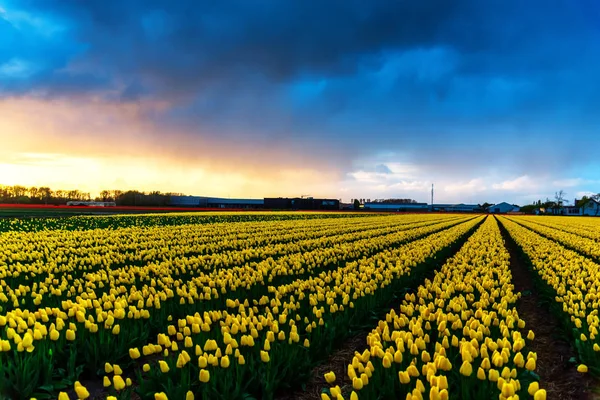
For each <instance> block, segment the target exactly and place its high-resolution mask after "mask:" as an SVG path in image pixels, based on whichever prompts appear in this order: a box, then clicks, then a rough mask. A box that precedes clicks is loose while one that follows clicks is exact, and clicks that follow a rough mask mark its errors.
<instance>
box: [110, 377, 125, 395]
mask: <svg viewBox="0 0 600 400" xmlns="http://www.w3.org/2000/svg"><path fill="white" fill-rule="evenodd" d="M113 386H114V388H115V389H116V390H117V391H119V390H123V389H125V386H126V384H125V381H124V380H123V377H122V376H121V375H115V376H113Z"/></svg>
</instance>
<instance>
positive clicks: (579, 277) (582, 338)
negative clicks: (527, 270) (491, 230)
mask: <svg viewBox="0 0 600 400" xmlns="http://www.w3.org/2000/svg"><path fill="white" fill-rule="evenodd" d="M500 221H501V223H502V224H503V225H504V227H505V228H506V230H507V231H508V233H509V234H510V236H511V237H512V238H513V239H514V241H515V242H516V243H517V244H518V245H519V247H520V248H521V249H522V251H523V252H524V253H525V255H526V256H527V257H528V259H529V261H530V262H531V266H532V268H533V271H534V273H535V274H536V276H537V279H538V280H539V281H541V283H542V285H541V286H540V289H541V293H542V295H545V296H546V297H547V298H548V299H551V300H552V299H553V300H554V302H553V303H552V305H551V307H552V309H554V310H555V311H556V314H557V316H558V317H559V318H560V319H561V321H562V322H563V326H564V327H565V328H567V330H568V331H569V333H572V335H571V337H572V339H573V343H574V345H575V348H576V350H577V353H578V356H579V359H580V361H581V362H582V363H583V364H582V365H581V366H580V367H579V369H580V370H581V369H583V370H587V366H586V365H589V366H590V368H591V370H592V371H593V372H595V373H598V372H600V354H599V352H600V337H598V329H599V326H600V318H599V317H598V305H599V297H600V296H599V295H598V293H599V292H600V265H598V264H597V263H595V262H593V261H592V260H590V259H589V258H587V257H585V256H582V255H581V254H579V253H578V252H576V251H573V250H570V249H567V248H565V247H564V246H562V245H561V244H560V243H557V242H555V241H553V240H550V239H548V238H545V237H543V236H542V235H540V234H538V233H536V232H534V231H532V230H530V229H527V228H526V227H525V226H524V225H520V224H518V223H517V222H516V221H518V222H521V218H520V217H519V218H517V217H511V218H507V217H501V218H500Z"/></svg>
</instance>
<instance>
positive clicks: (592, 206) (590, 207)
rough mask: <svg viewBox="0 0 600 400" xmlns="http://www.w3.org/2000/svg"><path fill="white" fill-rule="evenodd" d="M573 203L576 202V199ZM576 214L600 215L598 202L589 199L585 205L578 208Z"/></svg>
mask: <svg viewBox="0 0 600 400" xmlns="http://www.w3.org/2000/svg"><path fill="white" fill-rule="evenodd" d="M575 204H577V200H576V201H575ZM578 215H600V203H599V202H598V201H596V200H594V199H590V200H589V201H588V202H587V203H586V204H585V206H583V207H581V208H580V209H579V214H578Z"/></svg>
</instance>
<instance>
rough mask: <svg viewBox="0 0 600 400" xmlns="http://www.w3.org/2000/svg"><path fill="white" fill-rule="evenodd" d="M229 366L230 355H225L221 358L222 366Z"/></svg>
mask: <svg viewBox="0 0 600 400" xmlns="http://www.w3.org/2000/svg"><path fill="white" fill-rule="evenodd" d="M228 367H229V356H223V357H222V358H221V368H228Z"/></svg>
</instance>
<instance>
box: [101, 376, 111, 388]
mask: <svg viewBox="0 0 600 400" xmlns="http://www.w3.org/2000/svg"><path fill="white" fill-rule="evenodd" d="M110 385H112V383H111V382H110V379H109V378H108V376H105V377H104V378H102V386H104V387H109V386H110Z"/></svg>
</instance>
